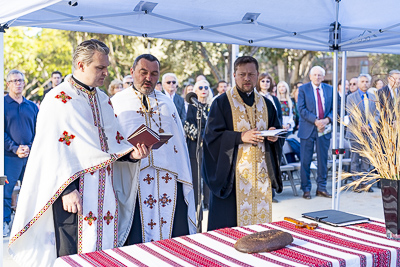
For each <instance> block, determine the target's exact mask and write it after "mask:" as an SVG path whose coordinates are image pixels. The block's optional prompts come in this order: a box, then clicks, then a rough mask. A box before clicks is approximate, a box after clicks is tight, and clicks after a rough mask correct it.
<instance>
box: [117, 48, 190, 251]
mask: <svg viewBox="0 0 400 267" xmlns="http://www.w3.org/2000/svg"><path fill="white" fill-rule="evenodd" d="M159 69H160V63H159V61H158V59H157V58H156V57H154V56H152V55H150V54H144V55H141V56H139V57H138V58H136V60H135V62H134V64H133V67H132V68H131V74H132V76H133V81H134V85H133V86H131V87H128V88H127V89H125V90H124V91H122V92H119V93H118V94H116V95H115V96H114V97H113V98H112V99H111V101H112V103H113V106H114V111H115V114H116V115H117V116H118V120H119V122H120V124H121V127H122V133H123V135H124V136H129V135H130V134H132V133H133V132H134V131H135V130H136V129H137V128H138V127H139V126H140V125H141V124H145V125H147V126H148V127H150V128H151V129H153V130H154V131H156V132H157V133H164V132H165V133H171V134H172V135H173V137H172V138H171V139H170V140H169V141H168V142H167V143H165V144H164V145H162V146H161V147H160V148H158V149H153V150H151V152H150V155H149V156H148V157H147V158H145V159H143V160H142V162H141V169H140V175H139V183H138V193H137V199H136V201H135V203H136V205H135V214H134V216H135V217H134V219H133V224H132V228H131V229H130V232H126V233H125V234H124V237H123V238H122V239H121V240H124V239H125V238H126V239H127V241H126V243H125V244H127V245H132V244H135V243H141V242H149V241H157V240H162V239H167V238H171V237H175V236H181V235H187V234H194V233H196V219H195V205H194V191H193V184H192V175H191V169H190V162H189V155H188V150H187V147H186V142H185V138H184V132H183V127H182V123H181V121H180V119H179V116H178V113H177V110H176V108H175V105H174V103H173V102H172V100H171V99H169V98H168V97H167V96H165V95H164V94H163V93H161V92H159V91H157V90H154V88H155V85H156V83H157V81H158V78H159V76H160V72H159ZM135 197H136V195H135Z"/></svg>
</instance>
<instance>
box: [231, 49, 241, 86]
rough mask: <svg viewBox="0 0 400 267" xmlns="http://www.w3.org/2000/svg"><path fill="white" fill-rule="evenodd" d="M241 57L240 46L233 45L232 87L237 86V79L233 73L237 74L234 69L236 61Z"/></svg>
mask: <svg viewBox="0 0 400 267" xmlns="http://www.w3.org/2000/svg"><path fill="white" fill-rule="evenodd" d="M238 56H239V45H236V44H233V45H232V60H231V62H232V65H231V70H232V72H231V73H232V74H231V75H232V76H231V81H232V87H233V86H235V78H234V77H233V73H234V72H235V68H234V64H235V60H236V59H237V58H238Z"/></svg>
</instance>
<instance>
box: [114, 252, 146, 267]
mask: <svg viewBox="0 0 400 267" xmlns="http://www.w3.org/2000/svg"><path fill="white" fill-rule="evenodd" d="M112 251H114V252H115V253H117V254H118V255H120V256H121V257H124V258H125V259H127V260H128V261H130V262H132V263H134V264H135V265H137V266H140V267H146V266H147V265H146V264H144V263H141V262H140V261H139V260H137V259H135V258H134V257H132V256H131V255H129V254H128V253H125V252H124V251H122V250H121V249H120V248H114V249H113V250H112Z"/></svg>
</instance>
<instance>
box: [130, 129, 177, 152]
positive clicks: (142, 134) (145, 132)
mask: <svg viewBox="0 0 400 267" xmlns="http://www.w3.org/2000/svg"><path fill="white" fill-rule="evenodd" d="M171 137H172V134H169V133H162V134H158V133H156V132H155V131H154V130H152V129H151V128H150V127H147V126H146V125H144V124H142V125H140V126H139V128H137V129H136V130H135V131H134V132H133V133H132V134H131V135H130V136H129V137H128V142H129V143H131V144H132V145H134V146H136V145H137V144H138V143H139V144H145V145H146V146H147V147H150V146H152V145H153V149H158V148H160V147H161V146H162V145H163V144H164V143H166V142H167V141H168V140H169V139H170V138H171Z"/></svg>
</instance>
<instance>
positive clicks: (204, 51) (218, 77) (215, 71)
mask: <svg viewBox="0 0 400 267" xmlns="http://www.w3.org/2000/svg"><path fill="white" fill-rule="evenodd" d="M198 44H199V45H200V51H201V56H202V57H203V58H204V60H205V61H206V63H207V65H208V67H209V68H210V69H211V73H212V75H213V76H214V78H215V79H216V80H217V81H220V80H222V79H221V73H219V71H218V69H217V68H216V67H215V66H214V64H212V63H211V61H210V58H209V57H208V52H207V49H206V48H205V47H204V46H203V44H202V43H201V42H198Z"/></svg>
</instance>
